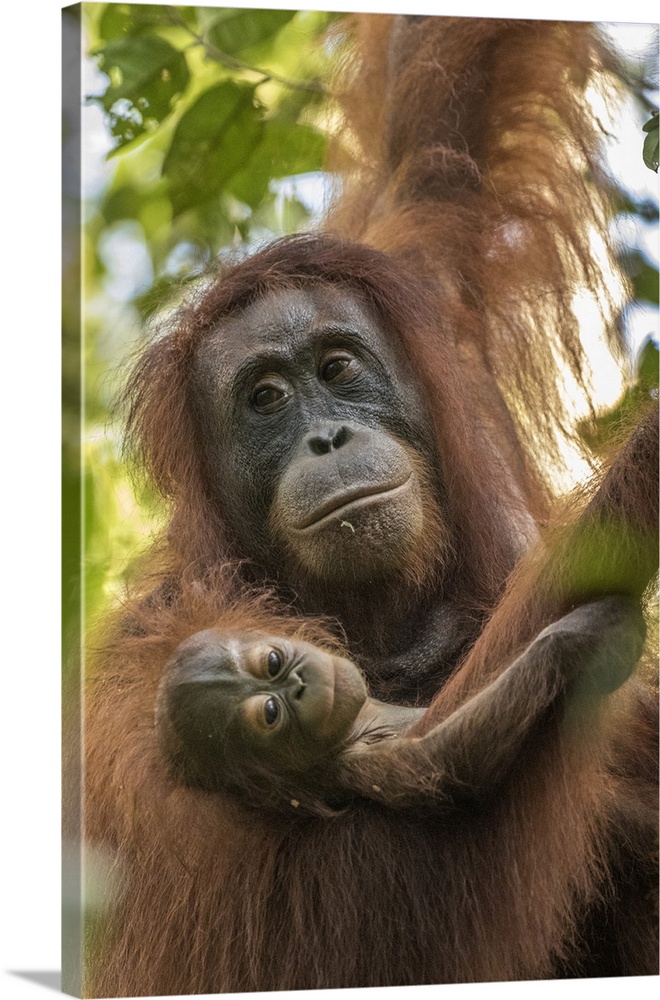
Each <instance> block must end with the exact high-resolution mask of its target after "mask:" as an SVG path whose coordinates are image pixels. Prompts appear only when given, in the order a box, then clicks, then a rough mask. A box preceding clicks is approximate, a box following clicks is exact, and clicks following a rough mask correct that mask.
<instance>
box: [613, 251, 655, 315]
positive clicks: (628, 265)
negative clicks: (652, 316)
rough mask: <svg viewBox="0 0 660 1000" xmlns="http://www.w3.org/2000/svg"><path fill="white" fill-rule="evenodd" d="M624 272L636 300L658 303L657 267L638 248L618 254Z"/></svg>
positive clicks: (652, 303)
mask: <svg viewBox="0 0 660 1000" xmlns="http://www.w3.org/2000/svg"><path fill="white" fill-rule="evenodd" d="M619 263H620V264H621V266H622V268H623V270H624V273H625V274H627V275H628V276H629V277H630V279H631V281H632V286H633V294H634V296H635V298H636V299H637V301H638V302H649V303H650V304H651V305H653V306H657V305H658V269H657V268H656V267H655V266H654V265H653V264H651V263H649V261H648V260H647V258H646V256H645V255H644V254H643V253H641V252H640V251H639V250H631V251H629V252H627V253H623V254H621V255H620V256H619Z"/></svg>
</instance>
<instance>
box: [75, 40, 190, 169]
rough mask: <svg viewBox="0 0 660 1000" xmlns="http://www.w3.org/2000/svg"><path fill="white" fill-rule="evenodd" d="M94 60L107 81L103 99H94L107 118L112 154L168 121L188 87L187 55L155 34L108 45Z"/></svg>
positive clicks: (97, 53)
mask: <svg viewBox="0 0 660 1000" xmlns="http://www.w3.org/2000/svg"><path fill="white" fill-rule="evenodd" d="M95 55H96V58H97V60H98V64H99V68H100V69H101V70H102V71H103V72H104V73H106V74H107V76H108V77H109V84H108V88H107V90H106V92H105V94H103V95H102V96H101V97H99V98H95V100H97V101H98V103H99V104H101V105H102V107H103V108H104V110H105V112H106V114H107V116H108V119H109V124H110V130H111V132H112V134H113V136H114V137H115V139H116V144H115V147H114V150H113V152H114V151H116V150H118V149H120V148H121V147H123V146H125V145H126V144H127V143H129V142H133V141H134V140H135V139H137V138H139V137H140V136H141V135H143V134H144V133H145V132H147V131H149V130H151V129H152V128H153V127H155V125H157V124H158V123H159V122H162V121H163V119H164V118H166V117H167V115H168V114H169V113H170V111H171V110H172V105H173V103H174V100H175V98H176V97H177V96H178V95H179V94H181V93H182V91H184V90H185V88H186V86H187V85H188V80H189V73H188V66H187V64H186V59H185V56H184V54H183V52H179V51H178V50H177V49H175V48H173V47H172V46H171V45H170V43H169V42H166V41H165V40H164V39H162V38H158V37H157V36H155V35H151V36H150V35H145V36H134V37H131V38H126V39H124V40H123V41H117V42H110V43H109V44H108V45H106V46H105V48H103V49H100V50H99V51H98V52H96V53H95Z"/></svg>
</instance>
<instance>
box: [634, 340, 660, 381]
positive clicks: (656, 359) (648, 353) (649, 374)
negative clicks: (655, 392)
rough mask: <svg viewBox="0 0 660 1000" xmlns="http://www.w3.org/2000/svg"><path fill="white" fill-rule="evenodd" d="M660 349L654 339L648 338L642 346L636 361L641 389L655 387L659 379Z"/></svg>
mask: <svg viewBox="0 0 660 1000" xmlns="http://www.w3.org/2000/svg"><path fill="white" fill-rule="evenodd" d="M659 371H660V351H659V350H658V345H657V344H656V343H655V341H654V340H651V338H650V337H649V339H648V340H647V341H646V342H645V344H644V346H643V347H642V349H641V351H640V354H639V359H638V362H637V380H638V383H639V385H640V387H641V388H642V389H647V390H648V389H655V388H657V387H658V383H659V381H660V375H659Z"/></svg>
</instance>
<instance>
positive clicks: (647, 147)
mask: <svg viewBox="0 0 660 1000" xmlns="http://www.w3.org/2000/svg"><path fill="white" fill-rule="evenodd" d="M642 131H643V132H646V133H647V135H646V139H645V140H644V146H643V149H642V156H643V157H644V163H645V164H646V166H647V167H648V168H649V170H654V171H655V172H656V174H657V172H658V162H659V155H660V154H659V142H658V111H657V109H656V110H655V111H654V112H653V114H652V115H651V117H650V118H649V120H648V121H647V122H646V123H645V124H644V125H642Z"/></svg>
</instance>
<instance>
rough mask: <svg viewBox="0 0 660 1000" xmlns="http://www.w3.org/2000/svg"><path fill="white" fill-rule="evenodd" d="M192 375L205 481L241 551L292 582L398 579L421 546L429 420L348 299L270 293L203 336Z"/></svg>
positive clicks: (385, 345)
mask: <svg viewBox="0 0 660 1000" xmlns="http://www.w3.org/2000/svg"><path fill="white" fill-rule="evenodd" d="M194 380H195V381H194V392H195V400H196V410H197V416H198V421H199V424H200V430H201V433H200V438H201V440H202V441H204V442H205V447H206V463H207V476H208V479H209V482H210V484H211V487H212V491H213V493H214V495H215V496H216V497H217V499H218V502H219V504H220V506H221V508H222V510H223V512H224V513H225V515H226V516H227V519H228V521H229V524H230V529H231V533H232V537H235V538H236V539H237V543H238V546H239V547H240V554H241V555H248V556H250V557H252V558H253V559H256V560H257V561H258V563H259V564H260V565H262V566H263V567H265V568H266V569H267V570H268V571H270V572H273V573H275V574H277V575H280V576H281V575H282V568H283V567H285V574H284V575H285V576H286V577H287V579H290V580H292V581H293V582H295V580H296V579H297V578H299V576H300V575H301V573H302V575H303V576H304V577H309V576H311V577H314V578H317V579H321V580H324V581H328V582H337V583H342V582H345V583H346V584H351V583H353V582H356V583H359V582H361V581H364V580H379V579H383V578H384V577H387V576H392V575H394V574H396V573H397V572H398V571H400V568H401V566H402V564H403V563H405V561H406V559H407V558H408V557H409V553H410V552H411V550H414V548H415V546H418V547H419V546H422V545H423V544H424V534H425V532H426V534H427V535H428V513H427V511H428V504H426V505H425V504H423V503H422V489H423V486H422V478H423V476H421V475H420V468H421V467H422V464H423V466H424V467H425V469H427V470H428V469H430V470H431V471H430V473H428V474H427V473H424V475H427V478H428V477H429V476H430V478H431V480H432V482H431V484H430V485H431V491H432V492H433V493H437V491H438V471H437V460H436V456H435V453H434V445H433V434H432V431H431V429H430V422H429V419H428V416H427V413H426V409H425V406H424V403H423V400H422V398H421V396H420V394H419V392H418V390H417V388H416V386H415V382H414V379H413V376H412V373H411V371H410V369H409V366H408V364H407V362H406V360H405V358H404V357H403V356H402V355H401V353H400V351H399V350H398V348H395V347H394V345H393V344H392V342H391V340H390V338H388V337H387V336H386V335H385V334H384V332H383V331H382V330H381V329H380V327H379V324H378V322H377V320H376V318H375V317H374V316H373V315H372V313H371V312H370V310H369V309H368V308H367V307H366V306H364V305H362V304H361V303H360V302H359V301H358V300H357V299H356V298H355V297H352V296H351V295H350V294H349V293H347V292H346V291H345V290H340V289H338V288H335V287H333V286H322V285H319V286H312V287H308V288H305V289H290V290H282V291H279V292H274V293H271V294H269V295H268V296H267V297H265V298H263V299H260V300H258V301H256V302H255V303H253V304H252V305H251V306H249V307H248V308H247V309H245V310H244V311H243V312H241V313H240V314H237V315H234V316H231V317H229V318H228V319H225V320H223V321H222V322H221V323H220V325H219V326H218V327H217V328H216V330H215V331H213V332H212V333H211V334H209V336H208V337H207V338H206V339H205V341H204V343H203V344H202V346H201V347H200V349H199V352H198V356H197V360H196V365H195V374H194ZM420 460H421V461H420ZM426 544H428V542H427V543H426Z"/></svg>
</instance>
